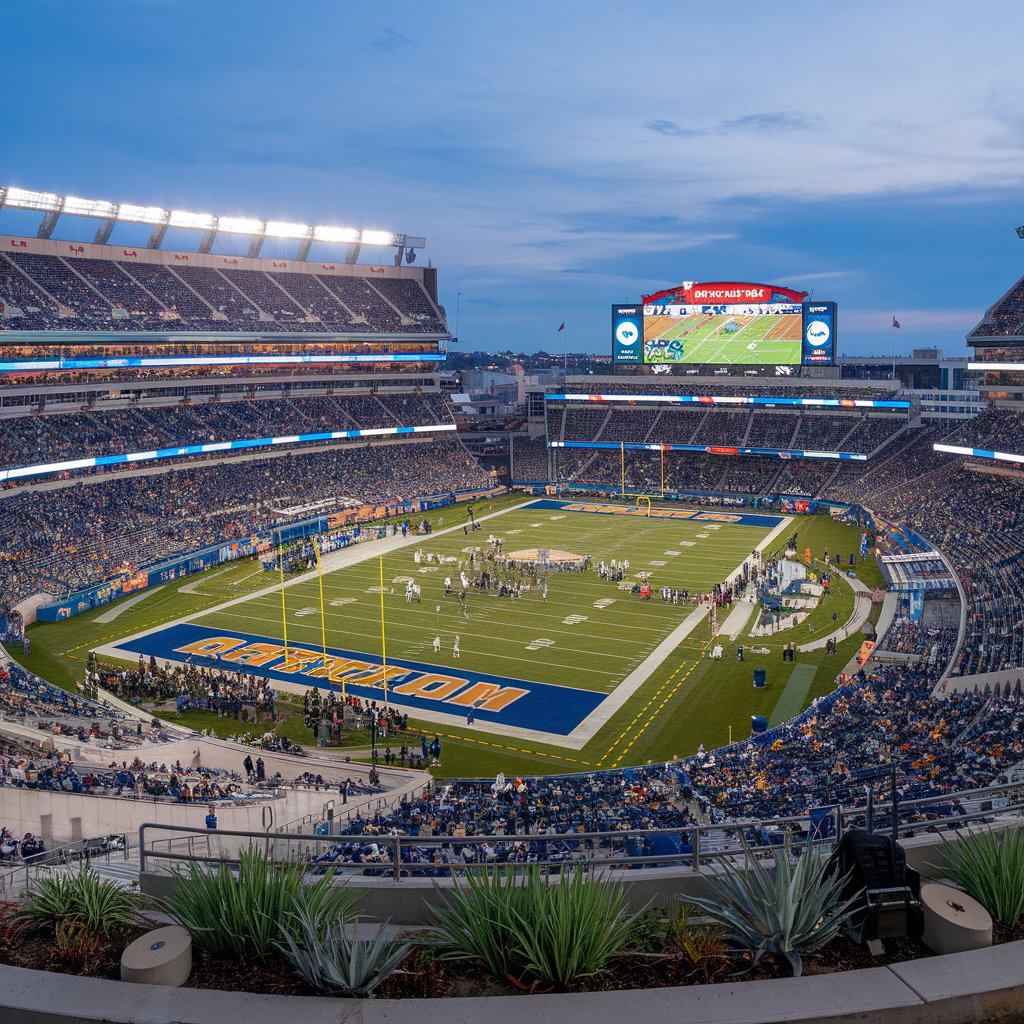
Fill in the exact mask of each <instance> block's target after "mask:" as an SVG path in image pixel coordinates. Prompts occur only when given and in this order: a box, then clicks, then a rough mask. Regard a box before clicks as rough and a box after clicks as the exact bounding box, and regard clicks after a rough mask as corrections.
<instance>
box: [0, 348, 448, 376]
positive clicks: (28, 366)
mask: <svg viewBox="0 0 1024 1024" xmlns="http://www.w3.org/2000/svg"><path fill="white" fill-rule="evenodd" d="M447 358H448V357H447V354H446V353H443V352H390V353H382V354H381V355H374V354H373V353H372V352H355V353H352V354H351V355H331V356H328V355H279V356H275V355H264V356H127V357H125V358H108V359H102V358H97V359H74V358H63V357H62V358H58V359H7V360H0V372H6V373H16V372H19V371H29V370H106V369H123V368H125V367H136V366H266V365H273V366H278V365H282V364H297V365H301V364H305V363H310V364H312V363H443V362H444V361H445V359H447Z"/></svg>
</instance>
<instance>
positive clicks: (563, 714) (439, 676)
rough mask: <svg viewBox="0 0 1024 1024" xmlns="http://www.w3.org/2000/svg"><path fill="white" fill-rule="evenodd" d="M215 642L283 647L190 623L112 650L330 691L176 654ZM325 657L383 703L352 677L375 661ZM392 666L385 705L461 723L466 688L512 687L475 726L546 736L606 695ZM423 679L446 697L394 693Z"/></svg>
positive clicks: (312, 681) (299, 675) (358, 690)
mask: <svg viewBox="0 0 1024 1024" xmlns="http://www.w3.org/2000/svg"><path fill="white" fill-rule="evenodd" d="M214 637H232V638H235V639H237V640H238V641H239V646H238V648H236V650H241V649H242V646H243V644H253V643H265V644H271V645H273V646H276V647H283V644H282V643H281V641H280V640H279V639H276V638H268V637H265V636H260V635H258V634H255V633H242V632H239V631H238V630H235V629H212V628H210V627H209V626H199V625H196V624H194V623H188V622H185V623H179V624H177V625H174V626H168V627H167V628H166V629H160V630H157V631H156V632H153V633H149V634H147V635H146V636H141V637H135V638H132V639H128V640H124V641H121V642H120V643H118V644H117V649H118V650H121V651H124V652H125V653H126V654H134V655H140V654H141V655H144V656H145V657H147V658H148V657H149V656H150V655H152V656H153V657H155V658H162V659H167V660H168V661H173V662H185V661H186V660H188V661H190V662H191V663H192V664H194V665H201V666H210V667H215V668H221V669H223V670H225V671H229V672H234V671H238V670H241V671H243V672H247V673H249V674H250V675H255V676H259V677H262V678H266V679H270V680H280V681H281V682H290V683H304V684H305V685H307V686H318V687H320V688H321V689H328V688H329V684H328V682H327V680H326V679H317V678H316V677H313V676H310V675H309V674H308V672H301V671H294V672H281V671H278V670H277V669H275V668H274V665H275V664H280V663H282V662H284V657H283V656H279V657H277V658H275V659H274V660H272V661H270V662H268V663H267V664H266V665H263V666H255V665H245V664H239V663H236V662H231V661H228V660H225V659H223V658H221V659H216V658H213V657H207V656H203V655H196V654H187V653H181V652H180V650H179V649H180V648H182V647H184V646H185V645H186V644H193V643H196V642H197V641H203V640H210V639H212V638H214ZM288 650H289V652H296V651H301V652H303V653H309V654H312V655H315V660H313V661H312V662H311V663H310V664H308V665H307V666H305V667H306V668H307V670H308V671H315V670H316V669H317V668H318V667H321V666H322V664H323V657H322V652H321V649H320V648H319V647H316V646H314V645H310V644H296V643H289V644H288ZM227 653H231V652H230V651H229V652H227ZM327 653H328V656H330V657H334V658H338V659H339V660H340V661H352V662H358V663H361V664H362V668H360V667H358V666H354V667H352V669H351V670H350V671H349V672H346V673H345V689H346V691H347V692H348V693H352V694H354V695H355V696H357V697H362V698H364V699H365V700H375V701H377V703H378V704H381V703H383V698H384V691H383V689H382V688H381V687H380V686H379V685H374V686H370V685H360V684H359V683H358V682H357V681H355V680H354V679H353V676H356V677H358V676H363V677H365V676H366V675H368V674H371V673H372V672H373V669H374V668H375V667H376V668H377V674H378V675H379V671H380V670H379V666H380V664H381V660H380V658H379V657H375V656H373V655H369V654H362V653H360V652H358V651H346V650H342V649H340V648H337V647H328V648H327ZM392 666H396V667H400V668H402V669H405V672H404V673H403V674H402V675H400V676H390V677H389V679H388V699H389V701H390V702H391V703H392V704H395V705H399V706H401V707H403V708H408V709H409V710H410V711H414V710H422V711H433V712H441V713H444V714H450V715H453V716H456V717H458V718H461V719H465V717H466V713H467V711H468V710H469V708H467V707H465V706H459V705H456V704H452V703H451V700H452V699H457V698H458V697H459V695H460V693H465V692H466V691H467V690H468V689H469V687H470V686H472V685H473V684H477V683H482V684H490V685H492V686H494V687H500V688H502V689H507V688H510V687H511V688H515V689H517V690H522V691H525V692H524V693H523V695H522V696H520V697H518V698H517V699H516V700H514V701H513V702H511V703H509V704H508V705H507V706H506V707H504V708H502V709H501V710H497V711H488V710H487V709H486V708H484V707H477V708H475V710H474V714H475V717H476V720H477V721H479V722H495V723H499V724H501V725H508V726H515V727H518V728H521V729H533V730H538V731H543V732H549V733H552V734H554V735H558V736H566V735H568V734H569V733H570V732H572V730H573V729H575V728H576V727H577V726H578V725H579V724H580V723H581V722H582V721H583V720H584V719H585V718H586V717H587V716H588V715H589V714H590V713H591V712H592V711H593V710H594V709H595V708H596V707H597V706H598V705H599V704H600V703H601V702H602V701H603V700H604V699H605V698H606V697H607V694H604V693H597V692H595V691H594V690H581V689H576V688H574V687H568V686H554V685H552V684H550V683H534V682H525V681H523V680H521V679H509V678H507V677H505V676H494V675H489V674H488V673H486V672H475V671H473V670H472V669H465V670H463V669H461V668H459V669H450V668H439V667H438V666H436V665H428V664H425V663H423V662H418V661H405V660H403V659H401V658H388V667H389V668H391V667H392ZM426 676H429V677H430V680H431V683H432V684H435V685H436V686H437V687H438V688H444V689H445V690H446V696H445V697H439V698H435V699H430V698H428V697H418V696H411V695H408V694H399V693H396V692H395V688H396V687H399V686H402V685H403V684H406V683H410V682H412V681H414V680H416V679H420V678H423V677H426ZM458 681H461V682H462V683H464V684H465V685H462V686H459V687H458V688H457V689H454V690H453V689H452V684H454V683H455V682H458ZM340 685H341V684H340V682H339V681H336V682H335V684H334V690H335V692H339V691H340Z"/></svg>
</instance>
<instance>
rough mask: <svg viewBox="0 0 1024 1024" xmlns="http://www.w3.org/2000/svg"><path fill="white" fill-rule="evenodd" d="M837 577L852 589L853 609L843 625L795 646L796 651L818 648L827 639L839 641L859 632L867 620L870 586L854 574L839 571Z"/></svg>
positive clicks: (869, 609) (823, 644)
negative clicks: (844, 573) (847, 574)
mask: <svg viewBox="0 0 1024 1024" xmlns="http://www.w3.org/2000/svg"><path fill="white" fill-rule="evenodd" d="M822 564H824V563H822ZM839 577H840V578H841V579H843V580H844V581H845V582H846V583H848V584H849V585H850V587H851V588H852V589H853V611H852V612H851V613H850V617H849V618H848V619H847V620H846V624H845V625H844V626H842V627H841V628H839V629H837V630H835V631H834V632H832V633H829V634H828V636H823V637H819V638H818V639H817V640H811V641H810V642H809V643H806V644H800V646H799V647H797V650H798V651H817V650H820V649H821V648H822V647H824V646H825V645H826V644H827V643H828V642H829V640H835V641H836V642H837V643H840V642H841V641H843V640H846V639H847V638H848V637H850V636H852V635H853V634H854V633H856V632H859V630H860V628H861V626H863V625H864V623H865V622H867V621H868V618H869V616H870V615H871V588H870V587H869V586H868V585H867V584H866V583H865V582H864V581H863V580H861V579H858V578H857V577H856V576H853V577H850V576H844V575H843V574H842V573H839Z"/></svg>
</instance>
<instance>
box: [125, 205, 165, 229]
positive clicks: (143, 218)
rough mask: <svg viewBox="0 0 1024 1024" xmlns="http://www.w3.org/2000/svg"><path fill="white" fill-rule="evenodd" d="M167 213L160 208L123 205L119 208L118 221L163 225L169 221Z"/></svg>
mask: <svg viewBox="0 0 1024 1024" xmlns="http://www.w3.org/2000/svg"><path fill="white" fill-rule="evenodd" d="M167 216H168V214H167V211H166V210H164V209H162V208H161V207H159V206H135V205H134V204H132V203H121V205H120V206H119V207H118V208H117V219H118V220H123V221H128V222H131V223H132V224H163V223H164V222H165V221H166V220H167Z"/></svg>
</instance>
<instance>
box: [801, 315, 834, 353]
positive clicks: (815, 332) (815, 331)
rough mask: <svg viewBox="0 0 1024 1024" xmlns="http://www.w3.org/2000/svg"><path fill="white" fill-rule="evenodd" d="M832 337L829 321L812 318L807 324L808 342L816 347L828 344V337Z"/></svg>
mask: <svg viewBox="0 0 1024 1024" xmlns="http://www.w3.org/2000/svg"><path fill="white" fill-rule="evenodd" d="M831 337H832V331H831V330H830V329H829V326H828V324H827V323H825V322H824V321H823V320H812V321H811V322H810V323H809V324H808V325H807V341H808V344H811V345H813V346H814V347H815V348H821V347H822V346H824V345H827V344H828V339H829V338H831Z"/></svg>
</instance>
